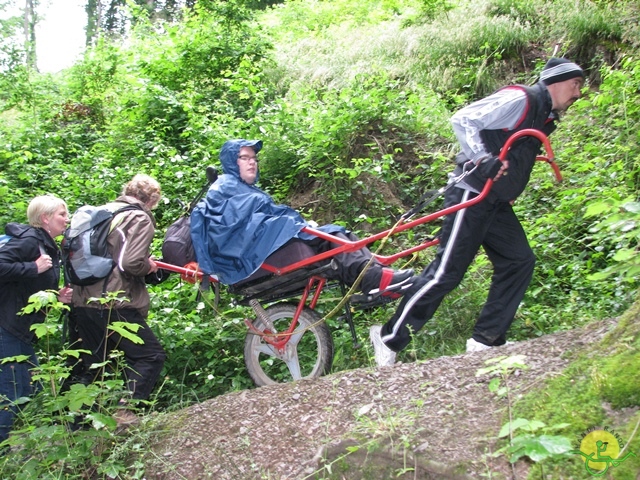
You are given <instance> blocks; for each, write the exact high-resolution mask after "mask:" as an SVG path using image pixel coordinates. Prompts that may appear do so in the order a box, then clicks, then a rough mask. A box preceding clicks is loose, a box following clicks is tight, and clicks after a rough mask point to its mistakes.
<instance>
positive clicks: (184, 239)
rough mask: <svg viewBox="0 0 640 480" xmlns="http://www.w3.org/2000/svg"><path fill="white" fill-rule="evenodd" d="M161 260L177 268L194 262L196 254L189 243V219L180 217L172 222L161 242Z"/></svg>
mask: <svg viewBox="0 0 640 480" xmlns="http://www.w3.org/2000/svg"><path fill="white" fill-rule="evenodd" d="M162 260H163V261H164V262H166V263H170V264H172V265H177V266H178V267H184V266H185V265H187V264H188V263H191V262H195V261H196V254H195V252H194V250H193V243H191V218H190V217H189V216H183V217H180V218H179V219H178V220H176V221H175V222H173V223H172V224H171V225H170V226H169V228H167V233H166V234H165V236H164V241H163V242H162Z"/></svg>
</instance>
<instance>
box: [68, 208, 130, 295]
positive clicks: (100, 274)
mask: <svg viewBox="0 0 640 480" xmlns="http://www.w3.org/2000/svg"><path fill="white" fill-rule="evenodd" d="M127 210H141V208H140V207H139V206H137V205H126V206H124V207H122V208H119V209H117V210H115V211H111V210H109V209H108V208H106V207H104V206H103V207H93V206H91V205H84V206H82V207H80V208H79V209H78V210H77V211H76V212H75V213H74V214H73V216H72V217H71V224H70V225H69V228H67V230H66V231H65V232H64V238H63V239H62V245H61V246H62V262H63V266H64V274H65V279H66V282H67V283H71V284H73V285H80V286H85V285H92V284H94V283H97V282H98V281H99V280H101V279H103V278H106V277H107V276H108V275H109V273H111V270H113V267H114V266H115V261H114V260H113V259H112V258H111V254H110V253H109V250H108V248H107V237H108V236H109V233H110V232H111V220H112V219H113V217H114V216H115V215H117V214H119V213H121V212H124V211H127Z"/></svg>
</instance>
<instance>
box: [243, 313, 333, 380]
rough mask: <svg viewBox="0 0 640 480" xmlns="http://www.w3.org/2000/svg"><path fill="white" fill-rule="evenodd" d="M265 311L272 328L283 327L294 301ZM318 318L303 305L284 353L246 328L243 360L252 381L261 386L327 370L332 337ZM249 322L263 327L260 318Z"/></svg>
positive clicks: (317, 315)
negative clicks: (278, 351) (277, 350)
mask: <svg viewBox="0 0 640 480" xmlns="http://www.w3.org/2000/svg"><path fill="white" fill-rule="evenodd" d="M265 311H266V313H267V315H268V316H269V319H270V320H271V322H272V323H273V324H274V326H275V328H276V329H277V330H278V331H285V330H286V329H287V328H288V327H289V325H290V324H291V319H292V318H293V316H294V314H295V311H296V305H294V304H292V303H288V302H283V303H278V304H275V305H272V306H270V307H268V308H266V309H265ZM321 319H322V317H321V316H320V315H319V314H318V313H316V312H315V311H313V310H311V309H310V308H308V307H305V308H304V309H303V311H302V313H301V314H300V318H299V320H298V325H297V327H296V329H295V331H294V333H293V335H292V338H291V340H289V342H288V343H287V346H286V347H285V352H284V354H279V353H277V352H276V351H275V349H274V348H273V347H272V346H271V345H270V344H269V343H267V342H265V341H264V339H263V338H262V337H261V336H260V335H256V334H255V333H252V332H251V331H249V332H248V333H247V336H246V338H245V343H244V361H245V365H246V367H247V370H248V372H249V376H250V377H251V379H252V380H253V382H254V383H255V384H256V385H257V386H259V387H261V386H264V385H273V384H276V383H287V382H290V381H294V380H300V379H302V378H314V377H320V376H322V375H325V374H327V373H328V372H329V371H330V370H331V365H332V364H333V339H332V337H331V332H330V331H329V327H328V326H327V324H326V323H325V322H322V321H321ZM253 326H254V327H255V328H257V329H258V330H260V331H264V330H265V325H263V322H262V321H261V320H260V319H255V320H254V321H253Z"/></svg>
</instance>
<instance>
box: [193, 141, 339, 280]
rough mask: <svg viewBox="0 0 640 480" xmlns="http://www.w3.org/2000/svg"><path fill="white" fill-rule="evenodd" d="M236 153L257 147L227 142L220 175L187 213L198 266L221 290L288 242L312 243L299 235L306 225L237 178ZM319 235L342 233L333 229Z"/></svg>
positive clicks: (257, 146)
mask: <svg viewBox="0 0 640 480" xmlns="http://www.w3.org/2000/svg"><path fill="white" fill-rule="evenodd" d="M241 147H252V148H253V149H254V151H255V152H256V154H257V153H258V152H259V151H260V149H261V148H262V141H260V140H242V139H239V140H229V141H228V142H226V143H225V144H224V145H223V147H222V150H221V151H220V161H221V163H222V169H223V172H224V173H223V174H222V175H220V176H219V177H218V179H217V180H216V181H215V182H214V184H213V185H212V186H211V188H209V191H208V192H207V195H206V196H205V198H203V199H202V200H201V201H200V202H198V204H197V205H196V207H195V208H194V210H193V212H192V213H191V239H192V241H193V247H194V250H195V254H196V259H197V261H198V265H199V267H200V269H201V270H202V271H203V272H204V273H206V274H215V275H217V276H218V278H219V280H220V281H221V282H222V283H224V284H227V285H232V284H234V283H237V282H239V281H241V280H244V279H245V278H247V277H249V276H250V275H251V274H252V273H254V272H255V271H256V270H258V268H260V265H262V263H263V262H264V261H265V259H266V258H267V257H268V256H269V255H271V254H272V253H273V252H274V251H276V250H277V249H279V248H280V247H282V246H283V245H284V244H285V243H287V242H288V241H289V240H291V239H292V238H300V239H302V240H311V239H314V238H316V237H314V236H312V235H309V234H306V233H303V232H301V230H302V229H303V228H304V227H306V226H308V223H307V222H306V221H305V220H304V219H303V218H302V216H301V215H300V214H299V213H298V212H297V211H295V210H294V209H292V208H291V207H288V206H286V205H278V204H276V203H275V202H274V201H273V199H272V198H271V197H270V196H269V195H268V194H266V193H265V192H263V191H262V190H260V189H259V188H258V187H256V186H255V185H249V184H247V183H246V182H245V181H243V180H242V179H241V178H240V170H239V167H238V163H237V159H238V154H239V152H240V148H241ZM257 181H258V176H256V182H257ZM319 230H323V231H325V232H327V233H335V232H338V231H344V229H343V228H342V227H339V226H337V225H326V226H324V227H320V228H319Z"/></svg>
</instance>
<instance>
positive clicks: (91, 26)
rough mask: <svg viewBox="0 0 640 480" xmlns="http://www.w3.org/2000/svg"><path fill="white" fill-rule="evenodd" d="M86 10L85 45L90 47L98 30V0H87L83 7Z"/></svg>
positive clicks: (96, 36)
mask: <svg viewBox="0 0 640 480" xmlns="http://www.w3.org/2000/svg"><path fill="white" fill-rule="evenodd" d="M84 9H85V11H86V12H87V27H86V28H85V46H86V47H90V46H91V45H93V44H94V42H95V41H96V39H97V38H98V35H99V32H100V17H101V15H100V1H99V0H87V5H86V6H85V7H84Z"/></svg>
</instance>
